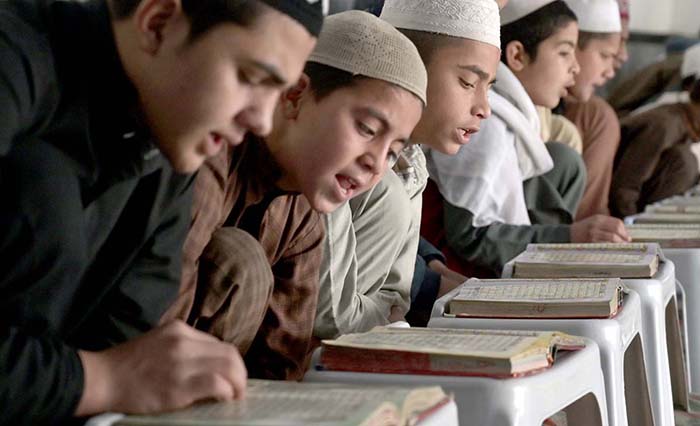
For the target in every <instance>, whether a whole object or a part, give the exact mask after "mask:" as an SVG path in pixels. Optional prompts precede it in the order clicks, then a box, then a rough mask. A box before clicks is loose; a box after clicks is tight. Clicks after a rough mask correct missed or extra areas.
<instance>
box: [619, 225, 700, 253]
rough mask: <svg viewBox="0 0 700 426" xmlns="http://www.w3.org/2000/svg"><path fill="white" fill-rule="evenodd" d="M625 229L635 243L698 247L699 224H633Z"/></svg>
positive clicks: (699, 238)
mask: <svg viewBox="0 0 700 426" xmlns="http://www.w3.org/2000/svg"><path fill="white" fill-rule="evenodd" d="M626 227H627V232H628V233H629V235H630V237H631V238H632V241H635V242H658V243H659V245H660V246H661V247H670V248H683V247H700V224H677V223H673V224H669V223H655V224H649V223H643V224H636V223H635V224H632V225H626Z"/></svg>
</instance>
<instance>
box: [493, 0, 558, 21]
mask: <svg viewBox="0 0 700 426" xmlns="http://www.w3.org/2000/svg"><path fill="white" fill-rule="evenodd" d="M553 2H554V0H510V1H509V2H508V4H506V7H504V8H503V10H501V25H508V24H510V23H511V22H515V21H517V20H518V19H521V18H524V17H526V16H527V15H529V14H531V13H532V12H534V11H536V10H538V9H541V8H543V7H545V6H547V5H548V4H549V3H553Z"/></svg>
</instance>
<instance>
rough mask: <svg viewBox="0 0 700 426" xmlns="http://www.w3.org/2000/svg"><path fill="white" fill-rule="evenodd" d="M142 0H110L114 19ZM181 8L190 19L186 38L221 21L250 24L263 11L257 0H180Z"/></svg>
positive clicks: (117, 18)
mask: <svg viewBox="0 0 700 426" xmlns="http://www.w3.org/2000/svg"><path fill="white" fill-rule="evenodd" d="M141 1H142V0H111V1H110V2H109V3H110V9H111V11H112V13H113V15H114V19H116V20H120V19H126V18H128V17H130V16H131V15H132V14H133V13H134V11H136V8H137V7H138V5H139V3H141ZM181 4H182V10H183V11H184V13H185V15H187V16H188V17H189V19H190V25H191V29H190V35H189V38H190V40H194V39H196V38H197V37H198V36H200V35H202V34H204V33H206V32H207V31H209V30H210V29H212V28H214V27H215V26H217V25H219V24H223V23H233V24H237V25H240V26H243V27H247V26H249V25H250V24H252V23H253V22H254V21H255V20H256V19H257V18H258V17H259V16H260V15H262V13H263V12H264V10H265V7H264V6H263V5H262V3H260V2H259V1H258V0H181Z"/></svg>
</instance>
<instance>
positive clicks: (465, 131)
mask: <svg viewBox="0 0 700 426" xmlns="http://www.w3.org/2000/svg"><path fill="white" fill-rule="evenodd" d="M478 131H479V129H478V128H476V127H469V128H462V127H460V128H458V129H457V132H458V133H459V136H460V137H461V138H462V141H464V142H469V139H470V138H471V136H472V135H473V134H475V133H477V132H478Z"/></svg>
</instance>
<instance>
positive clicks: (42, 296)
mask: <svg viewBox="0 0 700 426" xmlns="http://www.w3.org/2000/svg"><path fill="white" fill-rule="evenodd" d="M322 21H323V17H322V14H321V3H320V2H306V1H295V2H289V3H287V2H284V3H282V2H279V1H272V0H270V1H267V0H251V1H246V2H228V1H222V0H87V1H78V2H73V1H67V2H66V1H52V0H47V1H33V0H12V1H2V2H0V22H2V24H0V164H1V165H0V170H1V172H0V175H1V177H0V187H1V188H2V189H0V193H2V202H1V203H0V230H1V231H0V254H1V255H2V261H0V305H1V306H2V308H1V309H0V312H1V314H0V316H1V317H2V319H1V320H0V323H1V324H2V325H1V326H0V327H1V330H0V336H2V337H0V370H2V374H1V375H0V406H1V407H2V409H0V424H7V425H23V424H27V425H40V424H70V423H73V422H76V421H78V422H79V421H80V420H75V419H73V417H74V416H85V415H90V414H94V413H99V412H102V411H125V412H156V411H163V410H168V409H174V408H177V407H182V406H185V405H187V404H190V403H191V402H193V401H195V400H198V399H204V398H221V399H231V398H233V397H242V396H243V394H244V392H245V368H244V367H243V364H242V362H241V359H240V355H238V354H237V353H236V351H235V350H233V349H232V348H230V346H228V345H225V344H222V343H221V342H219V341H217V340H216V339H215V338H213V337H211V336H208V335H206V334H204V333H201V332H198V331H197V330H194V329H193V328H191V327H188V326H185V325H184V324H182V323H175V324H169V325H166V326H163V327H159V328H156V329H155V330H151V331H149V330H150V329H151V328H154V327H155V326H156V325H157V323H158V320H159V318H160V316H161V315H162V313H163V311H164V310H165V309H166V308H167V306H168V305H169V303H171V302H172V300H173V298H174V297H175V295H176V294H177V288H178V284H179V279H180V252H181V250H182V243H183V241H184V239H185V235H186V232H187V224H188V220H189V211H190V207H191V197H192V184H191V183H192V176H191V174H192V173H194V172H195V171H196V170H197V169H198V168H199V166H200V165H201V164H202V162H203V161H204V160H205V159H206V158H207V157H211V156H213V155H215V154H216V153H217V152H218V151H219V150H221V149H222V148H223V146H224V145H234V144H238V143H240V142H241V140H242V137H243V133H244V132H246V131H248V130H250V131H253V132H259V133H264V132H266V131H267V130H268V127H269V126H268V123H269V122H270V120H271V117H272V111H273V108H272V106H273V103H274V100H275V99H276V98H277V97H278V96H279V94H280V93H281V91H282V89H283V88H284V86H285V84H284V81H293V80H295V79H296V78H298V76H299V74H300V72H301V69H302V67H303V64H304V61H305V60H306V57H307V56H308V54H309V52H311V49H312V48H313V45H314V44H315V41H316V37H315V36H316V34H317V33H318V31H319V30H320V27H321V25H322ZM253 75H255V76H256V77H255V79H249V78H248V77H249V76H250V77H252V76H253ZM142 333H145V334H143V335H141V334H142Z"/></svg>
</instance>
